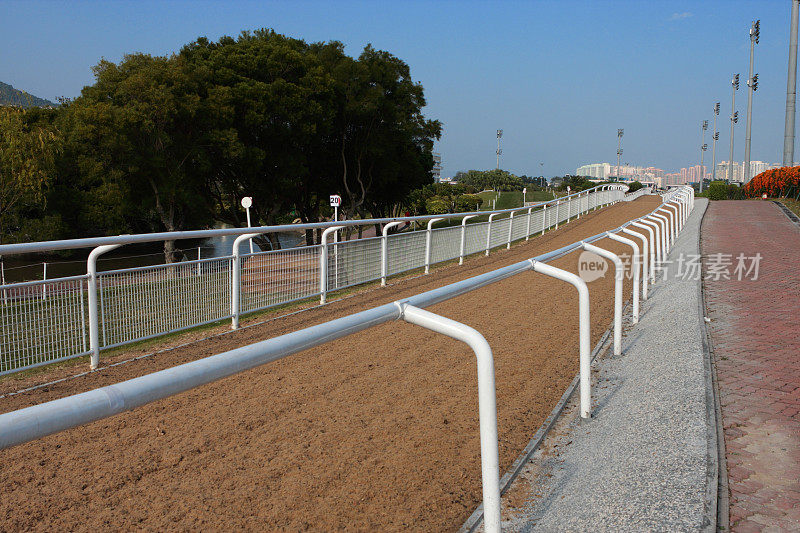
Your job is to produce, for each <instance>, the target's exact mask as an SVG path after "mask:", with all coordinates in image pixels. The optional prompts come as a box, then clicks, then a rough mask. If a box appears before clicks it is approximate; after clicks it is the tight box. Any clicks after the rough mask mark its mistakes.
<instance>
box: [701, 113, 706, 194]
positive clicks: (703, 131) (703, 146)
mask: <svg viewBox="0 0 800 533" xmlns="http://www.w3.org/2000/svg"><path fill="white" fill-rule="evenodd" d="M707 129H708V121H707V120H704V121H703V122H701V123H700V186H701V187H702V186H703V179H704V178H705V177H706V171H705V169H704V168H703V166H704V161H705V156H706V150H708V145H707V144H706V130H707Z"/></svg>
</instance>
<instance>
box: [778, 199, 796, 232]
mask: <svg viewBox="0 0 800 533" xmlns="http://www.w3.org/2000/svg"><path fill="white" fill-rule="evenodd" d="M772 203H773V204H775V205H777V206H778V207H779V208H780V209H781V211H783V214H784V215H786V216H787V217H789V220H791V221H792V222H794V223H795V224H796V225H797V226H798V227H800V218H798V216H797V215H795V214H794V213H792V211H791V210H790V209H789V208H788V207H786V206H785V205H783V202H779V201H778V200H772Z"/></svg>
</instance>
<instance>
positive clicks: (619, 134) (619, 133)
mask: <svg viewBox="0 0 800 533" xmlns="http://www.w3.org/2000/svg"><path fill="white" fill-rule="evenodd" d="M624 134H625V130H623V129H618V130H617V181H619V158H620V157H621V156H622V136H623V135H624Z"/></svg>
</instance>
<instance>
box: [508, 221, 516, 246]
mask: <svg viewBox="0 0 800 533" xmlns="http://www.w3.org/2000/svg"><path fill="white" fill-rule="evenodd" d="M515 213H516V211H511V214H510V215H509V217H508V239H507V242H506V250H510V249H511V232H512V231H513V229H514V214H515Z"/></svg>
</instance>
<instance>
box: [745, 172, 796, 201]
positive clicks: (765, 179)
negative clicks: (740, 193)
mask: <svg viewBox="0 0 800 533" xmlns="http://www.w3.org/2000/svg"><path fill="white" fill-rule="evenodd" d="M744 194H745V196H747V197H748V198H758V197H759V196H761V195H763V194H766V195H767V196H771V197H781V198H787V197H792V198H794V199H795V200H796V199H797V198H798V197H800V167H781V168H773V169H771V170H766V171H764V172H762V173H761V174H759V175H757V176H756V177H754V178H753V179H752V180H750V181H749V182H748V183H747V185H745V186H744Z"/></svg>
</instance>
